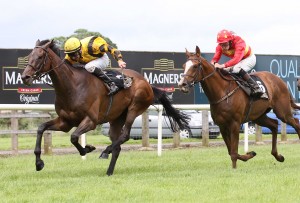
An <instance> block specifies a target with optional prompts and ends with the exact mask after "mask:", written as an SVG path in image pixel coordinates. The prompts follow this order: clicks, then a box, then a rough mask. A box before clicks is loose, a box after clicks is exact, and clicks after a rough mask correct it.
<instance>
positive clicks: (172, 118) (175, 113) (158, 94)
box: [151, 86, 190, 132]
mask: <svg viewBox="0 0 300 203" xmlns="http://www.w3.org/2000/svg"><path fill="white" fill-rule="evenodd" d="M151 87H152V90H153V93H154V97H155V101H154V103H159V104H162V105H163V107H164V113H165V114H166V116H167V117H168V120H169V122H170V128H171V130H172V131H173V132H176V131H178V127H179V129H180V130H184V129H190V127H189V120H190V117H189V116H188V115H187V114H185V113H183V112H180V111H179V110H178V109H175V108H174V107H173V106H172V104H171V102H170V100H169V98H168V96H167V95H166V93H165V91H163V90H160V89H158V88H156V87H154V86H151Z"/></svg>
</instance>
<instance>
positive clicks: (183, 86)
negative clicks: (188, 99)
mask: <svg viewBox="0 0 300 203" xmlns="http://www.w3.org/2000/svg"><path fill="white" fill-rule="evenodd" d="M178 87H179V90H180V91H182V92H183V93H189V91H190V88H189V85H188V84H187V83H179V84H178Z"/></svg>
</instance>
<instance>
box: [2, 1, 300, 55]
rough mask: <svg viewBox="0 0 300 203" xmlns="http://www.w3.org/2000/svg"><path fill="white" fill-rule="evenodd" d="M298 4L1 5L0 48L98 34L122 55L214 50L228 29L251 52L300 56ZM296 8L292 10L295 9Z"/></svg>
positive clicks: (226, 2)
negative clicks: (80, 32)
mask: <svg viewBox="0 0 300 203" xmlns="http://www.w3.org/2000/svg"><path fill="white" fill-rule="evenodd" d="M297 1H298V0H285V1H281V0H272V1H271V0H251V1H241V0H227V1H224V0H207V1H203V0H107V1H103V0H102V1H99V0H84V1H83V0H72V1H70V0H52V1H51V0H42V1H41V0H26V1H24V0H16V1H2V2H1V8H2V9H1V12H0V26H1V37H0V48H5V49H6V48H7V49H10V48H20V49H32V48H33V47H34V45H35V42H36V41H37V40H38V39H40V40H44V39H51V38H53V37H58V36H70V35H71V34H73V33H74V31H75V30H77V29H80V28H82V29H87V30H88V31H92V32H99V33H101V34H102V35H104V36H105V37H108V38H110V39H111V40H112V41H113V42H114V43H116V44H117V46H118V49H119V50H121V51H122V50H124V51H163V52H165V51H166V52H184V51H185V48H187V49H188V50H189V51H194V50H195V47H196V45H198V46H199V47H200V49H201V52H204V53H213V52H214V51H215V47H216V45H217V43H216V36H217V33H218V32H219V31H220V30H222V29H228V30H232V31H234V32H235V33H237V34H238V35H240V36H241V37H242V38H244V39H245V40H246V42H247V43H248V44H249V45H250V46H251V47H252V49H253V51H254V53H256V54H267V55H268V54H276V55H277V54H279V55H300V6H298V4H299V3H297ZM296 5H297V6H296Z"/></svg>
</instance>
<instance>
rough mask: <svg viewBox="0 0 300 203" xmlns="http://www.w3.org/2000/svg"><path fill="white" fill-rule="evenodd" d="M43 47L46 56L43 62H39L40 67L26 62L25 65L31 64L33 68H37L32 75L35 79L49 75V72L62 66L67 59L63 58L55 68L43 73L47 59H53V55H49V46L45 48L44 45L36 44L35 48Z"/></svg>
mask: <svg viewBox="0 0 300 203" xmlns="http://www.w3.org/2000/svg"><path fill="white" fill-rule="evenodd" d="M38 48H40V49H42V50H43V51H44V52H45V54H44V58H43V60H42V63H40V64H39V66H38V67H34V66H33V65H31V64H29V63H28V64H26V65H25V66H30V67H31V68H33V69H34V70H35V72H34V74H33V75H32V76H30V77H31V78H32V79H33V80H40V79H41V78H42V77H44V76H45V75H47V74H48V73H49V72H51V71H53V70H54V69H56V68H58V67H60V66H61V65H62V64H63V63H64V62H65V60H62V61H61V63H60V64H58V65H57V66H55V67H54V68H50V70H48V71H46V72H44V73H42V72H41V71H42V68H43V67H44V66H45V65H46V63H47V59H49V60H50V61H52V59H51V57H49V52H48V50H47V48H44V47H42V46H35V47H34V49H38Z"/></svg>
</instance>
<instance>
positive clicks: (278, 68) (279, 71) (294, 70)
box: [270, 59, 300, 99]
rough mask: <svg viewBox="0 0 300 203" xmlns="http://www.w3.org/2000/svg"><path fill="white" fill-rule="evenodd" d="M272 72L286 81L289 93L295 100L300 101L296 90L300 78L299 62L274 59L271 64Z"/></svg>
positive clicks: (299, 95)
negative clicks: (297, 80)
mask: <svg viewBox="0 0 300 203" xmlns="http://www.w3.org/2000/svg"><path fill="white" fill-rule="evenodd" d="M270 72H271V73H273V74H275V75H277V76H278V77H280V78H281V79H288V80H286V84H287V87H288V90H289V92H290V93H291V95H292V96H293V98H294V99H297V98H296V97H298V99H300V94H299V91H297V90H296V87H297V82H296V78H298V77H300V71H299V70H298V61H297V60H278V59H273V60H272V61H271V62H270Z"/></svg>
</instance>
